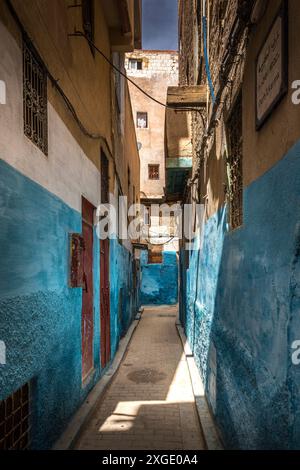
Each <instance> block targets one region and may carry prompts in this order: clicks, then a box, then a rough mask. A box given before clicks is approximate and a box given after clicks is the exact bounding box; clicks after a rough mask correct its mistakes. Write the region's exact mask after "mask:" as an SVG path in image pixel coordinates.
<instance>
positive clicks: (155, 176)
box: [148, 165, 159, 180]
mask: <svg viewBox="0 0 300 470" xmlns="http://www.w3.org/2000/svg"><path fill="white" fill-rule="evenodd" d="M148 178H149V180H159V165H148Z"/></svg>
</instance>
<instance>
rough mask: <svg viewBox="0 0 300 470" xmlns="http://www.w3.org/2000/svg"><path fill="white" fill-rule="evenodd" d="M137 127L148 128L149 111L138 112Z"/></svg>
mask: <svg viewBox="0 0 300 470" xmlns="http://www.w3.org/2000/svg"><path fill="white" fill-rule="evenodd" d="M136 127H138V128H139V129H147V127H148V113H140V112H138V113H136Z"/></svg>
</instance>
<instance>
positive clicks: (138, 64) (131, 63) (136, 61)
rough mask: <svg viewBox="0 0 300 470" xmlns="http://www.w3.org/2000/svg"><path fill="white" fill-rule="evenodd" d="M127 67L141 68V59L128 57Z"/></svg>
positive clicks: (132, 68)
mask: <svg viewBox="0 0 300 470" xmlns="http://www.w3.org/2000/svg"><path fill="white" fill-rule="evenodd" d="M129 68H130V69H131V70H142V69H143V61H142V60H141V59H129Z"/></svg>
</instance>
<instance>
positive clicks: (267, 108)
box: [256, 2, 288, 129]
mask: <svg viewBox="0 0 300 470" xmlns="http://www.w3.org/2000/svg"><path fill="white" fill-rule="evenodd" d="M286 25H287V16H286V5H285V2H284V3H283V5H282V7H281V9H280V11H279V13H278V15H277V16H276V19H275V21H274V23H273V25H272V27H271V29H270V32H269V34H268V36H267V38H266V40H265V42H264V44H263V46H262V48H261V50H260V52H259V54H258V57H257V61H256V127H257V129H259V128H260V127H261V126H262V125H263V123H264V122H265V120H266V119H267V118H268V116H269V115H270V114H271V113H272V111H273V109H274V107H275V106H276V105H277V104H278V103H279V101H280V100H281V98H282V97H283V96H284V94H285V93H286V92H287V86H288V83H287V63H288V52H287V32H286V29H287V26H286Z"/></svg>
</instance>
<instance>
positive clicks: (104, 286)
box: [100, 152, 110, 368]
mask: <svg viewBox="0 0 300 470" xmlns="http://www.w3.org/2000/svg"><path fill="white" fill-rule="evenodd" d="M108 173H109V166H108V160H107V158H106V156H105V154H104V153H103V152H102V153H101V203H102V204H106V203H108V202H109V174H108ZM109 287H110V282H109V240H108V239H107V240H100V315H101V324H100V331H101V337H100V344H101V367H102V368H104V367H105V366H106V365H107V364H108V363H109V361H110V294H109Z"/></svg>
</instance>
